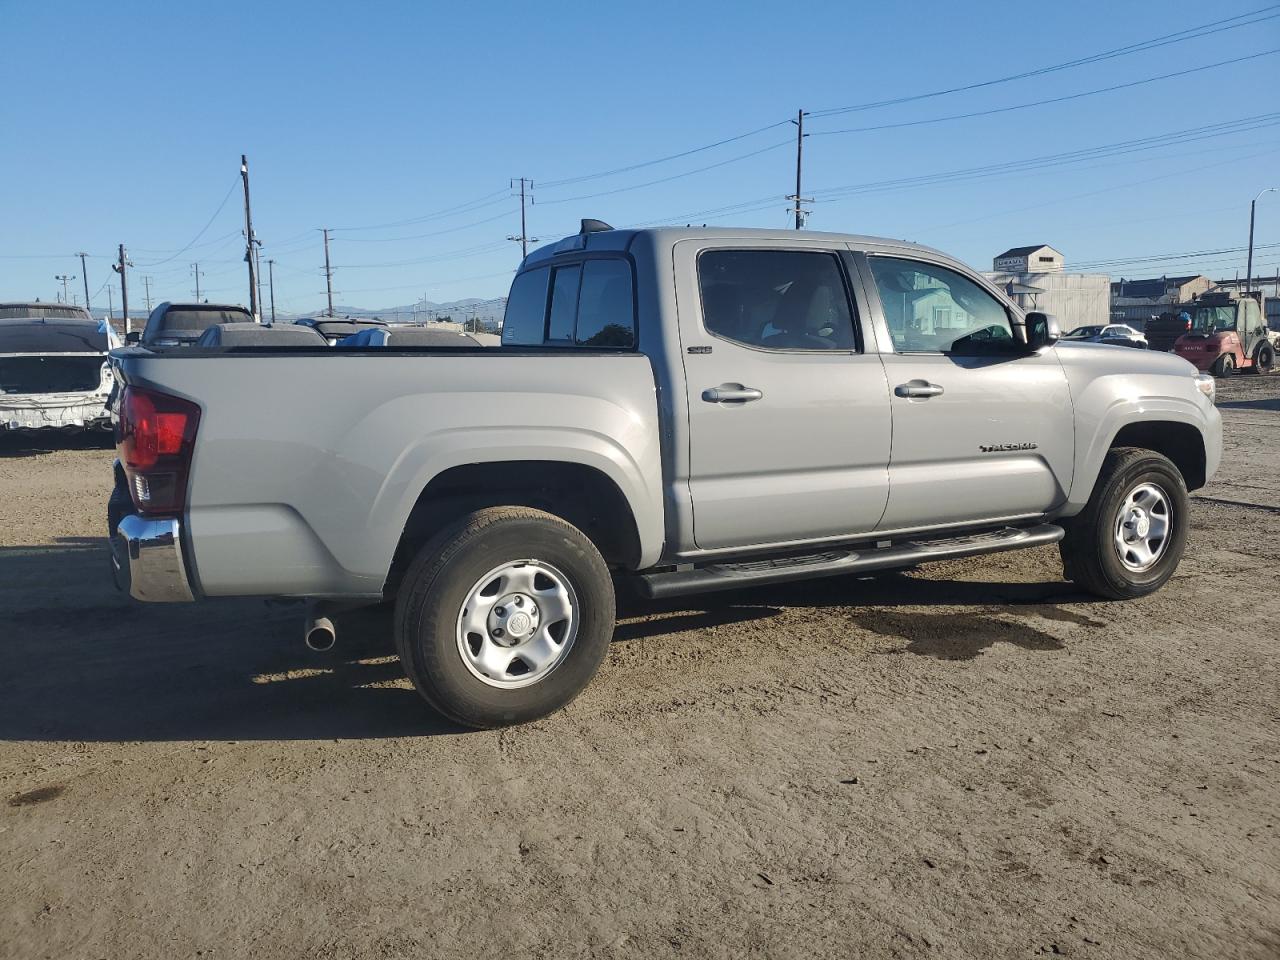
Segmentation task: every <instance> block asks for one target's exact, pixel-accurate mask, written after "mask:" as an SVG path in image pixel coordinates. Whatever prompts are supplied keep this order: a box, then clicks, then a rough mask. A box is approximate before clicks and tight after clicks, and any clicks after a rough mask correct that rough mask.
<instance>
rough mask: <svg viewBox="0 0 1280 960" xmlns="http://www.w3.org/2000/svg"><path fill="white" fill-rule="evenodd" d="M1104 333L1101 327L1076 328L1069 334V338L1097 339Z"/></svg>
mask: <svg viewBox="0 0 1280 960" xmlns="http://www.w3.org/2000/svg"><path fill="white" fill-rule="evenodd" d="M1101 332H1102V328H1101V327H1076V328H1075V329H1074V330H1072V331H1071V332H1070V333H1068V334H1067V338H1068V339H1070V338H1072V337H1095V336H1097V335H1098V334H1100V333H1101Z"/></svg>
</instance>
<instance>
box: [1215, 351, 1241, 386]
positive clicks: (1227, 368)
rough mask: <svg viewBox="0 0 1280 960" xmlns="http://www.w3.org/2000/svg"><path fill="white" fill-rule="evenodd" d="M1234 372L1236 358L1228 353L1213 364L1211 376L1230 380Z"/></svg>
mask: <svg viewBox="0 0 1280 960" xmlns="http://www.w3.org/2000/svg"><path fill="white" fill-rule="evenodd" d="M1235 372H1236V358H1235V357H1234V356H1232V355H1231V354H1229V353H1224V354H1223V355H1222V356H1220V357H1219V358H1218V359H1217V360H1216V361H1215V362H1214V364H1213V375H1214V376H1215V377H1221V378H1222V379H1223V380H1228V379H1230V378H1231V377H1232V376H1233V375H1234V374H1235Z"/></svg>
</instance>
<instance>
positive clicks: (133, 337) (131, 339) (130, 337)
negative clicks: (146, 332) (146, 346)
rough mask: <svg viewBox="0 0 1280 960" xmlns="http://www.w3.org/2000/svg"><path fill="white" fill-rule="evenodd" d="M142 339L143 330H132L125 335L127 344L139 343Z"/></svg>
mask: <svg viewBox="0 0 1280 960" xmlns="http://www.w3.org/2000/svg"><path fill="white" fill-rule="evenodd" d="M141 339H142V331H141V330H130V331H129V332H128V333H126V334H125V335H124V342H125V343H137V342H138V341H139V340H141Z"/></svg>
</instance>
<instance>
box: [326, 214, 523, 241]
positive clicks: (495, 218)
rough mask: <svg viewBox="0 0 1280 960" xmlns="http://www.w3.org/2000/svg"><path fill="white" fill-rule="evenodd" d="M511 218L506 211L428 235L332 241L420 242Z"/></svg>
mask: <svg viewBox="0 0 1280 960" xmlns="http://www.w3.org/2000/svg"><path fill="white" fill-rule="evenodd" d="M509 216H511V214H510V213H508V212H507V211H505V210H504V211H503V212H502V213H499V214H498V215H497V216H493V217H486V218H485V219H483V220H476V221H475V222H473V223H464V224H463V225H462V226H460V227H448V228H447V229H444V230H433V231H431V232H430V233H415V234H412V235H411V236H407V237H337V236H335V237H334V238H333V239H335V240H341V241H342V242H343V243H397V242H399V241H402V240H422V239H424V238H426V237H442V236H444V235H445V234H447V233H458V232H460V231H462V230H470V229H471V228H472V227H479V226H481V225H483V224H486V223H494V222H495V221H498V220H505V219H506V218H507V217H509ZM334 232H335V233H341V232H342V231H341V230H335V231H334Z"/></svg>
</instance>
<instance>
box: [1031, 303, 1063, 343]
mask: <svg viewBox="0 0 1280 960" xmlns="http://www.w3.org/2000/svg"><path fill="white" fill-rule="evenodd" d="M1061 336H1062V331H1061V330H1060V329H1059V328H1058V318H1057V317H1055V316H1054V315H1053V314H1051V313H1035V312H1033V313H1028V314H1027V349H1028V350H1039V349H1040V348H1041V347H1050V346H1053V344H1055V343H1057V342H1058V338H1059V337H1061Z"/></svg>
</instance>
